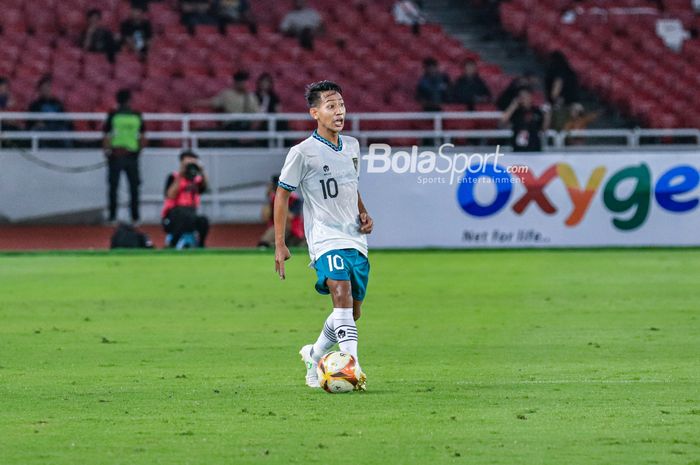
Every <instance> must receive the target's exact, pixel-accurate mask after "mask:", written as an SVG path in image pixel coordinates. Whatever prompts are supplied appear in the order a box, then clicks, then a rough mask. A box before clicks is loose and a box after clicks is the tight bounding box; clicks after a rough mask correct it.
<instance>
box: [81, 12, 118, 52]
mask: <svg viewBox="0 0 700 465" xmlns="http://www.w3.org/2000/svg"><path fill="white" fill-rule="evenodd" d="M80 43H81V44H82V47H83V50H85V51H86V52H94V53H104V54H105V55H107V58H108V59H109V61H110V62H111V63H114V55H115V53H116V51H117V44H116V42H115V41H114V36H113V35H112V32H111V31H110V30H109V29H107V28H106V27H104V25H103V24H102V12H101V11H100V10H98V9H96V8H93V9H91V10H89V11H88V12H87V28H86V29H85V31H84V32H83V35H82V38H81V39H80Z"/></svg>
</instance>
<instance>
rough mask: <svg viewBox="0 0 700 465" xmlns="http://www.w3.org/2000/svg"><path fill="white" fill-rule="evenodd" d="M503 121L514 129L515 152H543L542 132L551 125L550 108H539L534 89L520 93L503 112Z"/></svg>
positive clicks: (522, 90) (526, 89)
mask: <svg viewBox="0 0 700 465" xmlns="http://www.w3.org/2000/svg"><path fill="white" fill-rule="evenodd" d="M502 122H503V123H504V124H510V126H511V129H512V130H513V136H512V139H511V145H512V146H513V151H514V152H541V151H542V139H541V134H542V132H543V131H545V130H546V129H547V128H548V127H549V109H548V108H546V107H545V108H544V109H542V110H541V109H539V108H537V107H535V106H534V104H533V101H532V91H531V90H530V89H528V88H523V89H520V93H519V94H518V96H517V97H516V98H515V99H514V100H513V102H512V103H511V104H510V106H508V108H507V109H506V110H505V112H503V118H502Z"/></svg>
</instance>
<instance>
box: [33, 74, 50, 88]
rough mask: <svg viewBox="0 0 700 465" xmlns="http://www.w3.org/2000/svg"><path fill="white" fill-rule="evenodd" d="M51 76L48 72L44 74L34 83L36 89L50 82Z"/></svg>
mask: <svg viewBox="0 0 700 465" xmlns="http://www.w3.org/2000/svg"><path fill="white" fill-rule="evenodd" d="M52 80H53V78H52V77H51V75H50V74H44V75H43V76H42V77H41V79H39V82H38V83H37V85H36V88H37V89H41V87H42V86H43V85H44V84H50V83H51V81H52Z"/></svg>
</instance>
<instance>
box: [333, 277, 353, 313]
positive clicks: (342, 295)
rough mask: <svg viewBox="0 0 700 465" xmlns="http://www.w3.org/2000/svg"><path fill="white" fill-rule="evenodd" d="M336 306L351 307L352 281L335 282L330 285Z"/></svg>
mask: <svg viewBox="0 0 700 465" xmlns="http://www.w3.org/2000/svg"><path fill="white" fill-rule="evenodd" d="M328 288H329V290H330V291H331V297H332V298H333V303H334V305H335V306H343V307H349V306H350V305H352V304H351V302H352V297H351V294H350V281H333V282H332V283H331V282H329V283H328Z"/></svg>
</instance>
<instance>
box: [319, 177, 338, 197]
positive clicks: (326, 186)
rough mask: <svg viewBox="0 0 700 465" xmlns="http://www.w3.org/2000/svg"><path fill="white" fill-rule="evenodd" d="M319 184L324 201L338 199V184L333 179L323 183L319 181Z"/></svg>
mask: <svg viewBox="0 0 700 465" xmlns="http://www.w3.org/2000/svg"><path fill="white" fill-rule="evenodd" d="M319 182H320V183H321V189H323V198H324V199H329V198H331V199H334V198H336V197H338V183H337V182H336V180H335V178H328V179H326V180H325V181H324V180H323V179H321V180H320V181H319Z"/></svg>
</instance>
